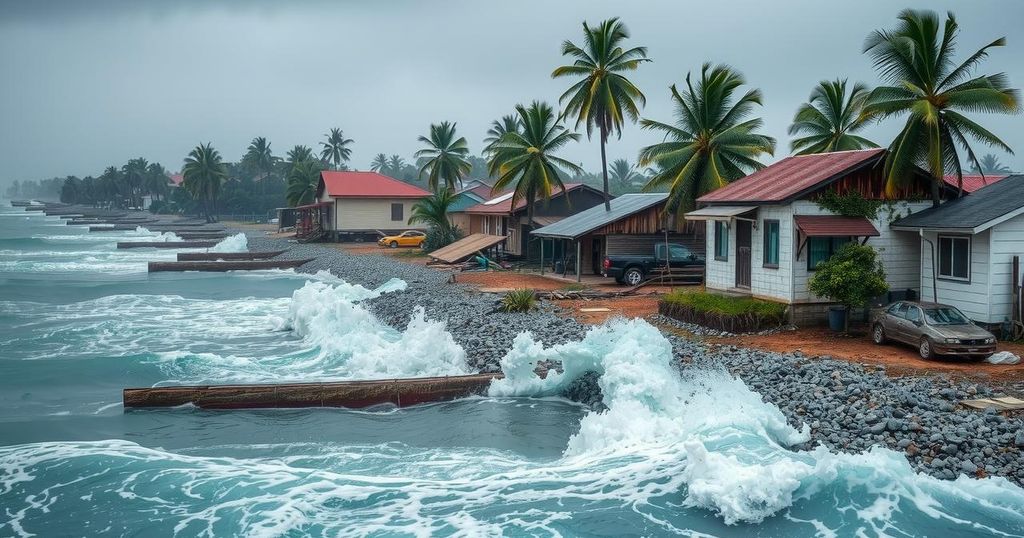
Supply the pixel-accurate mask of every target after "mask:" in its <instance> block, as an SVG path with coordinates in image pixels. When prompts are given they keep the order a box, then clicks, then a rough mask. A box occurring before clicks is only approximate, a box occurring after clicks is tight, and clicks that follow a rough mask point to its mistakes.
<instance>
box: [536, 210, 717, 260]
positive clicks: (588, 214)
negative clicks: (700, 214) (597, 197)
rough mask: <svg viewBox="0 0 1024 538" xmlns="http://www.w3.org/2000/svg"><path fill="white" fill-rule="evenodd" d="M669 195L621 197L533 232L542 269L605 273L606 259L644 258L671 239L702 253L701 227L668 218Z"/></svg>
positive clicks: (702, 238)
mask: <svg viewBox="0 0 1024 538" xmlns="http://www.w3.org/2000/svg"><path fill="white" fill-rule="evenodd" d="M667 200H668V194H667V193H660V192H653V193H635V194H623V195H621V196H618V197H616V198H614V199H612V201H611V203H610V205H611V209H610V210H606V209H605V208H604V204H603V203H602V204H598V205H596V206H594V207H592V208H590V209H587V210H585V211H581V212H579V213H576V214H575V215H571V216H569V217H566V218H564V219H562V220H560V221H558V222H555V223H553V224H549V225H547V226H544V227H542V228H538V229H536V230H533V231H532V232H530V235H532V236H534V237H537V238H540V240H541V246H542V248H541V253H542V255H541V260H540V262H541V267H542V270H547V269H554V268H555V267H560V268H561V269H562V271H561V272H562V273H563V274H564V273H566V272H573V271H574V272H575V274H576V275H577V276H580V275H582V274H595V275H599V274H601V263H602V261H603V259H604V257H605V256H628V255H644V254H650V253H652V252H654V244H655V243H658V242H663V241H665V239H666V237H665V234H666V233H668V235H669V236H668V240H669V241H670V242H672V243H679V244H684V245H686V246H687V247H689V248H690V250H691V251H693V252H696V253H700V254H702V253H703V252H704V237H703V227H701V228H700V229H699V233H695V227H693V226H689V227H687V226H685V223H683V222H680V220H679V219H675V218H671V216H670V218H668V219H666V218H665V204H666V202H667Z"/></svg>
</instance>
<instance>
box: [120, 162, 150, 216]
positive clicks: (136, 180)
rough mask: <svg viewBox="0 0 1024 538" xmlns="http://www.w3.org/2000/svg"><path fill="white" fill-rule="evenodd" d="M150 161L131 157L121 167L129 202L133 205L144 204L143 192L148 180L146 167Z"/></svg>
mask: <svg viewBox="0 0 1024 538" xmlns="http://www.w3.org/2000/svg"><path fill="white" fill-rule="evenodd" d="M148 167H149V162H148V161H146V159H144V158H142V157H138V158H135V159H130V160H129V161H128V162H127V163H126V164H125V165H124V166H122V167H121V177H122V180H123V181H124V184H125V187H126V189H127V191H126V193H127V195H128V203H129V205H130V206H131V207H139V206H141V205H142V200H141V193H142V188H143V185H144V184H145V181H146V168H148Z"/></svg>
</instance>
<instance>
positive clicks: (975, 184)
mask: <svg viewBox="0 0 1024 538" xmlns="http://www.w3.org/2000/svg"><path fill="white" fill-rule="evenodd" d="M1005 177H1007V176H1004V175H999V176H984V177H982V176H980V175H977V174H971V175H965V176H964V192H974V191H976V190H978V189H980V188H982V187H985V186H987V185H991V184H993V183H996V182H997V181H999V180H1000V179H1003V178H1005ZM942 179H943V180H945V181H946V183H947V184H949V186H950V187H953V188H954V189H955V188H957V187H958V185H957V181H956V176H945V177H944V178H942Z"/></svg>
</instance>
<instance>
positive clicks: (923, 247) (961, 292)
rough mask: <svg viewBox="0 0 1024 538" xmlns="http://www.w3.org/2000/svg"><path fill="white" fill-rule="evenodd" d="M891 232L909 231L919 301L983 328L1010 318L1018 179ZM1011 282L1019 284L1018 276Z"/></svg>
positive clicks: (1023, 242)
mask: <svg viewBox="0 0 1024 538" xmlns="http://www.w3.org/2000/svg"><path fill="white" fill-rule="evenodd" d="M892 228H893V229H895V230H905V231H910V232H914V235H913V237H914V238H915V239H917V240H919V241H920V246H919V249H920V252H921V265H920V274H921V279H920V284H919V286H920V288H921V297H922V298H924V299H925V300H930V301H935V302H940V303H947V304H951V305H953V306H956V307H957V308H959V309H960V310H962V311H963V312H964V314H967V315H968V316H969V317H970V318H971V319H973V320H974V321H976V322H978V323H979V324H982V325H986V326H989V327H991V326H994V325H999V324H1001V323H1002V322H1003V321H1004V320H1006V319H1013V315H1012V309H1013V298H1014V294H1015V293H1016V294H1017V295H1018V296H1019V293H1020V292H1019V289H1016V290H1017V291H1015V288H1014V284H1015V283H1014V274H1013V272H1014V261H1013V260H1014V258H1017V260H1018V267H1019V263H1020V262H1019V260H1020V258H1021V257H1024V175H1016V176H1009V177H1006V178H1005V179H1002V180H1001V181H999V182H997V183H992V184H989V185H988V186H986V187H983V188H981V189H978V190H976V191H974V192H972V193H971V194H970V195H968V196H965V197H963V198H960V199H957V200H953V201H951V202H947V203H945V204H942V205H941V206H939V207H936V208H930V209H926V210H924V211H921V212H920V213H915V214H913V215H910V216H908V217H904V218H902V219H900V220H897V221H896V222H894V223H893V224H892ZM1018 270H1019V269H1018ZM1016 279H1017V282H1016V285H1017V286H1020V284H1021V282H1020V279H1021V275H1020V274H1019V273H1018V274H1017V275H1016ZM1018 300H1019V299H1018ZM1018 308H1019V306H1018ZM1017 315H1018V316H1019V315H1020V313H1019V311H1018V314H1017ZM1016 319H1020V318H1019V317H1018V318H1016Z"/></svg>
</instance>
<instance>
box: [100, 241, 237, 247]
mask: <svg viewBox="0 0 1024 538" xmlns="http://www.w3.org/2000/svg"><path fill="white" fill-rule="evenodd" d="M216 244H217V241H119V242H118V243H117V248H210V247H212V246H214V245H216Z"/></svg>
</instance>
